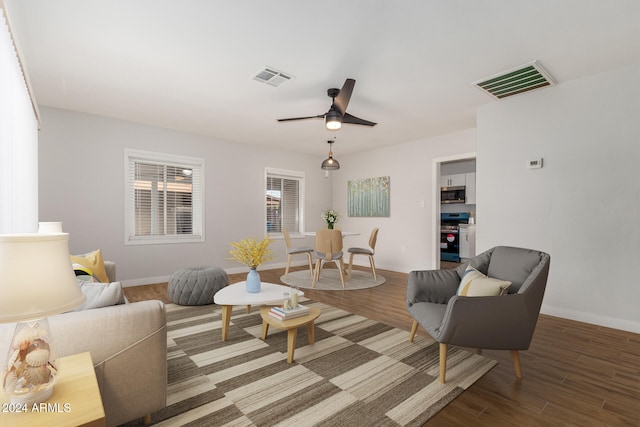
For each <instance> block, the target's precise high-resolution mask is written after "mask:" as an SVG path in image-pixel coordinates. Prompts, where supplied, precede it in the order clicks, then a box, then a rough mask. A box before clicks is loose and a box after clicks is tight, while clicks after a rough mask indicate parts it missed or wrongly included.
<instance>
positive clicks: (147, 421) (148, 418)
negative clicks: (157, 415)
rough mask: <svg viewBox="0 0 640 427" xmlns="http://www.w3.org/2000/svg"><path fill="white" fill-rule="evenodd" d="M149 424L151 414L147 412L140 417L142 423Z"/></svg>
mask: <svg viewBox="0 0 640 427" xmlns="http://www.w3.org/2000/svg"><path fill="white" fill-rule="evenodd" d="M149 424H151V414H147V415H145V416H144V417H142V425H144V426H148V425H149Z"/></svg>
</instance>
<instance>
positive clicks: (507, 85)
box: [472, 61, 554, 99]
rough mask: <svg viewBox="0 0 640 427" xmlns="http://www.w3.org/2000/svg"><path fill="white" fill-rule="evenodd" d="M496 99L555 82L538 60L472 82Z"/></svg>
mask: <svg viewBox="0 0 640 427" xmlns="http://www.w3.org/2000/svg"><path fill="white" fill-rule="evenodd" d="M472 84H473V85H475V86H476V87H478V88H479V89H480V90H482V91H483V92H485V93H488V94H489V95H491V96H493V97H494V98H496V99H500V98H505V97H507V96H511V95H517V94H519V93H522V92H527V91H530V90H533V89H538V88H540V87H544V86H551V85H553V84H554V81H553V79H552V78H551V76H550V75H549V74H548V73H547V72H546V71H545V70H544V69H543V68H542V67H541V66H540V64H538V63H537V62H536V61H533V62H530V63H528V64H525V65H522V66H520V67H517V68H513V69H511V70H508V71H505V72H503V73H499V74H495V75H493V76H491V77H487V78H484V79H482V80H478V81H476V82H473V83H472Z"/></svg>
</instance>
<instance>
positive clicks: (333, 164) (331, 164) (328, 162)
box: [320, 141, 340, 171]
mask: <svg viewBox="0 0 640 427" xmlns="http://www.w3.org/2000/svg"><path fill="white" fill-rule="evenodd" d="M327 142H328V143H329V158H328V159H325V160H324V162H322V166H320V168H321V169H324V170H327V171H328V170H337V169H340V163H338V161H337V160H336V159H334V158H333V153H332V152H331V144H333V143H334V141H327Z"/></svg>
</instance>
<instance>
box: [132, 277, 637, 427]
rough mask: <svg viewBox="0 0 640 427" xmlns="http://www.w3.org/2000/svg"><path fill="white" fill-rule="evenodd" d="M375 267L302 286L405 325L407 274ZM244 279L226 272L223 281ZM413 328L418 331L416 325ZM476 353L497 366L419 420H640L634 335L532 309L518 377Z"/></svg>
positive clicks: (494, 355) (163, 289)
mask: <svg viewBox="0 0 640 427" xmlns="http://www.w3.org/2000/svg"><path fill="white" fill-rule="evenodd" d="M307 268H308V267H307ZM356 268H359V267H356ZM301 269H304V268H303V267H297V268H292V270H291V271H295V270H301ZM359 269H362V270H363V271H370V270H367V269H364V268H359ZM378 273H379V274H381V275H383V276H384V277H385V278H386V282H385V283H384V284H383V285H381V286H378V287H375V288H371V289H363V290H358V291H322V290H321V289H304V292H305V295H306V296H307V297H308V298H310V299H313V300H315V301H320V302H324V303H326V304H329V305H332V306H334V307H338V308H341V309H343V310H346V311H349V312H352V313H356V314H360V315H362V316H365V317H368V318H370V319H374V320H376V321H379V322H383V323H386V324H388V325H391V326H394V327H397V328H399V329H402V330H406V331H409V330H410V328H411V324H412V323H413V319H412V318H411V316H410V315H409V313H408V312H407V310H406V302H405V297H406V284H407V274H405V273H398V272H393V271H388V270H378ZM283 274H284V269H283V268H282V269H273V270H265V271H260V277H261V280H262V281H264V282H271V283H279V284H282V282H281V281H280V277H281V276H282V275H283ZM245 278H246V274H231V275H229V281H230V282H231V283H236V282H240V281H243V280H245ZM347 286H348V284H347ZM124 292H125V295H126V296H127V299H128V300H129V301H131V302H134V301H140V300H148V299H159V300H161V301H164V302H165V303H169V302H170V301H169V298H168V295H167V284H166V283H160V284H156V285H146V286H137V287H127V288H125V289H124ZM418 333H419V334H423V335H426V333H425V332H424V331H423V330H422V328H419V329H418ZM496 333H500V331H496ZM482 354H483V355H484V356H485V357H488V358H491V359H494V360H497V361H499V365H498V366H496V367H495V368H493V369H492V370H491V371H489V372H488V373H487V374H486V375H485V376H483V377H482V378H480V379H479V380H478V381H477V382H476V383H475V384H473V385H472V386H471V387H470V388H469V389H468V390H467V391H465V392H464V393H462V395H460V396H459V397H458V398H457V399H455V400H454V401H453V402H452V403H451V404H449V405H447V407H445V408H444V409H443V410H441V411H440V412H439V413H438V414H437V415H436V416H435V417H434V418H432V419H431V420H430V421H429V422H428V423H427V424H425V425H427V426H429V427H432V426H471V425H472V426H491V427H494V426H533V427H537V426H545V427H547V426H640V335H639V334H633V333H630V332H626V331H620V330H615V329H609V328H605V327H601V326H596V325H590V324H587V323H580V322H575V321H572V320H567V319H561V318H557V317H552V316H545V315H540V318H539V320H538V325H537V328H536V332H535V334H534V337H533V341H532V343H531V347H530V348H529V350H528V351H521V352H520V358H521V361H522V369H523V379H522V380H517V379H516V377H515V374H514V370H513V364H512V361H511V355H510V354H509V352H507V351H494V350H485V351H483V353H482Z"/></svg>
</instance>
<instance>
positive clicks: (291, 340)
mask: <svg viewBox="0 0 640 427" xmlns="http://www.w3.org/2000/svg"><path fill="white" fill-rule="evenodd" d="M297 335H298V328H291V329H288V330H287V362H288V363H293V352H294V350H295V349H296V336H297Z"/></svg>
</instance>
